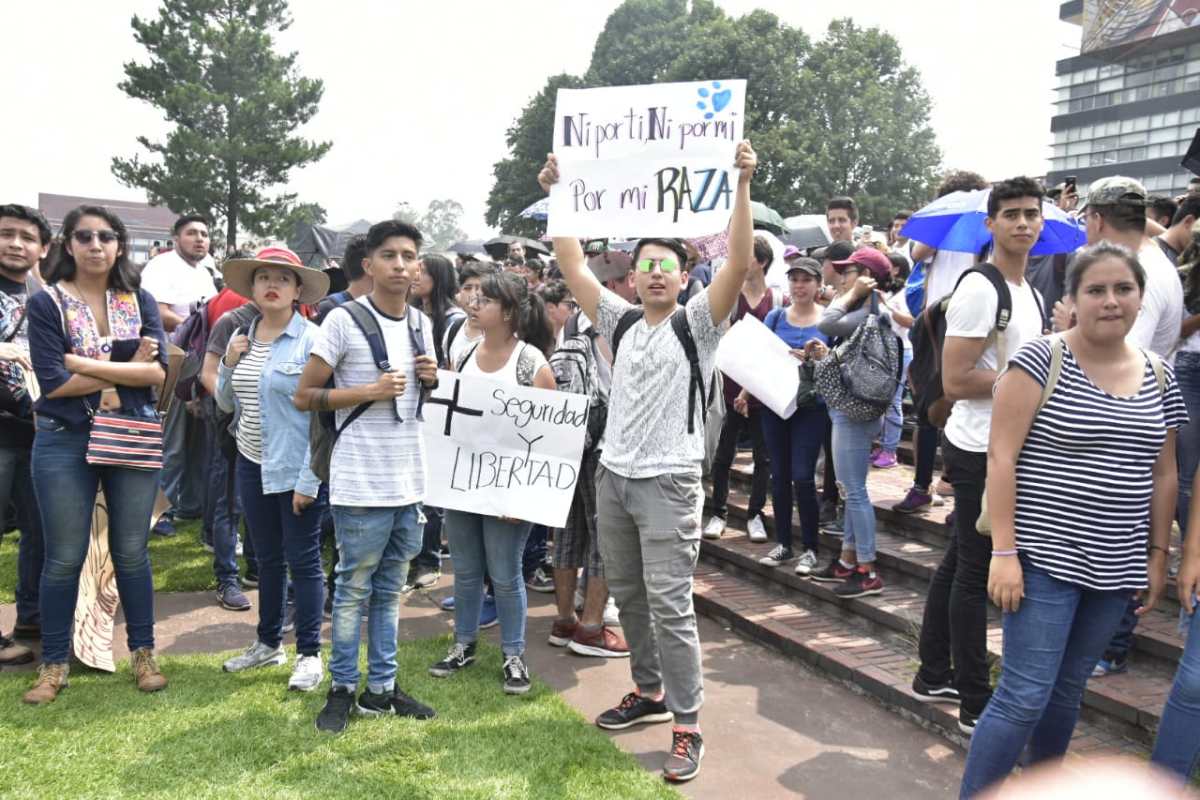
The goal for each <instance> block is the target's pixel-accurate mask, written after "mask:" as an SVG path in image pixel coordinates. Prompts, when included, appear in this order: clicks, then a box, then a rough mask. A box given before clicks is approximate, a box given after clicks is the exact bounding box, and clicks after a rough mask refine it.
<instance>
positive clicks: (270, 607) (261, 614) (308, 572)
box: [235, 455, 325, 656]
mask: <svg viewBox="0 0 1200 800" xmlns="http://www.w3.org/2000/svg"><path fill="white" fill-rule="evenodd" d="M237 492H238V495H239V496H240V497H241V499H242V507H243V508H244V509H246V527H247V528H248V529H249V532H250V538H252V539H253V540H254V551H255V553H257V554H258V640H259V641H260V642H262V643H263V644H265V645H267V646H268V647H278V646H279V644H280V642H282V641H283V609H284V606H285V605H286V603H287V594H288V592H287V584H288V581H287V573H288V570H290V571H291V573H292V587H293V589H294V591H295V595H296V652H298V653H299V654H300V655H305V656H315V655H317V654H318V653H319V652H320V651H321V620H322V615H323V614H324V610H325V575H324V574H323V573H322V572H321V528H320V522H321V509H320V507H319V506H318V505H317V504H316V503H313V504H312V505H310V506H309V507H308V508H306V509H304V513H303V514H301V515H300V516H296V515H295V514H294V513H292V493H291V492H276V493H274V494H264V493H263V488H262V468H261V467H260V466H259V465H258V464H255V463H254V462H253V461H249V460H247V459H246V458H244V457H242V456H241V455H239V456H238V460H237ZM285 561H286V566H285V563H284V562H285ZM235 575H236V573H235Z"/></svg>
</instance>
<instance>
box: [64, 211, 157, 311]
mask: <svg viewBox="0 0 1200 800" xmlns="http://www.w3.org/2000/svg"><path fill="white" fill-rule="evenodd" d="M84 217H99V218H100V219H102V220H104V221H105V222H107V223H108V225H109V227H110V228H112V229H113V233H115V234H117V242H118V244H119V245H120V253H119V254H118V255H117V260H116V262H114V263H113V267H112V269H111V270H109V273H108V288H110V289H119V290H121V291H126V292H134V291H137V289H138V287H139V286H141V285H142V276H141V274H140V273H139V272H138V271H137V269H135V268H134V265H133V261H131V260H130V258H129V234H128V233H127V232H126V230H125V223H124V222H121V218H120V217H118V216H117V215H116V214H114V213H113V212H111V211H109V210H108V209H107V208H105V207H104V206H79V207H77V208H73V209H71V210H70V211H69V212H68V213H67V216H66V217H64V218H63V224H62V241H61V242H60V244H59V246H58V248H57V252H56V254H55V258H54V260H53V261H52V262H51V264H50V269H49V270H48V271H47V273H46V274H45V275H43V276H42V277H43V278H45V280H46V283H58V282H59V281H69V280H74V279H75V271H76V269H77V267H76V265H75V256H73V255H71V253H70V252H69V251H68V249H67V245H68V244H70V243H71V241H72V237H73V236H74V235H75V229H76V228H78V227H79V220H81V219H82V218H84Z"/></svg>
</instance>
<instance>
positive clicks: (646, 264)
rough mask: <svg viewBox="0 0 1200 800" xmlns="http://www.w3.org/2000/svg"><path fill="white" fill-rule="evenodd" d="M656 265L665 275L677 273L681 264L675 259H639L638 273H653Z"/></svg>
mask: <svg viewBox="0 0 1200 800" xmlns="http://www.w3.org/2000/svg"><path fill="white" fill-rule="evenodd" d="M655 264H657V265H658V268H659V269H661V270H662V271H663V272H664V273H670V272H675V271H676V270H677V269H679V262H678V261H676V260H675V259H673V258H639V259H638V262H637V268H638V272H653V271H654V265H655Z"/></svg>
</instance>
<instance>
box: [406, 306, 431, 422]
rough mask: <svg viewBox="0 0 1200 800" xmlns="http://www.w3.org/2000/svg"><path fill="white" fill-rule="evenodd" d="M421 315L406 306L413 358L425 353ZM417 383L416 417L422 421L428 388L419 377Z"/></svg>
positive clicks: (423, 419)
mask: <svg viewBox="0 0 1200 800" xmlns="http://www.w3.org/2000/svg"><path fill="white" fill-rule="evenodd" d="M423 316H424V314H422V313H421V312H420V311H418V310H417V309H415V308H413V307H412V306H411V305H410V306H409V307H408V313H407V314H405V317H407V319H408V343H409V345H410V346H411V347H412V354H413V359H414V360H415V359H416V358H417V357H419V356H423V355H425V327H424V325H423V323H422V322H421V318H422V317H423ZM417 383H418V387H417V419H418V420H420V421H421V422H424V421H425V416H424V414H423V413H422V411H423V409H424V408H425V395H427V394H428V393H429V389H427V388H426V387H425V384H423V383H421V382H420V379H418V380H417Z"/></svg>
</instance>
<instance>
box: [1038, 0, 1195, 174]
mask: <svg viewBox="0 0 1200 800" xmlns="http://www.w3.org/2000/svg"><path fill="white" fill-rule="evenodd" d="M1059 17H1060V18H1061V19H1062V20H1064V21H1066V22H1072V23H1075V24H1077V25H1080V26H1081V28H1082V37H1081V47H1080V52H1079V55H1078V56H1074V57H1072V58H1067V59H1063V60H1062V61H1059V62H1058V65H1057V69H1056V72H1057V75H1058V90H1057V101H1056V103H1055V115H1054V117H1053V119H1052V120H1051V123H1050V129H1051V131H1052V132H1053V134H1054V144H1053V154H1052V156H1051V161H1050V166H1051V169H1050V173H1049V174H1048V175H1047V176H1046V180H1047V182H1048V185H1049V186H1054V185H1055V184H1058V183H1061V182H1062V180H1063V179H1064V178H1066V177H1067V176H1071V175H1073V176H1076V177H1077V178H1078V185H1079V189H1080V191H1081V193H1082V192H1083V191H1084V190H1085V189H1086V188H1087V186H1088V184H1090V183H1091V182H1092V181H1095V180H1097V179H1099V178H1103V177H1106V176H1108V175H1129V176H1130V177H1134V178H1137V179H1138V180H1140V181H1141V182H1142V183H1143V184H1145V186H1146V189H1147V190H1148V191H1150V192H1152V193H1154V194H1163V195H1177V194H1181V193H1182V192H1184V191H1186V190H1187V183H1188V180H1189V179H1190V178H1191V177H1192V176H1191V174H1190V173H1188V171H1187V170H1185V169H1184V168H1183V167H1181V166H1180V165H1179V161H1180V159H1181V158H1182V157H1183V154H1184V153H1185V152H1186V151H1187V145H1188V143H1189V142H1190V141H1191V139H1192V136H1193V135H1194V134H1195V132H1196V128H1197V126H1200V0H1073V2H1068V3H1062V5H1061V7H1060V9H1059Z"/></svg>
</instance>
